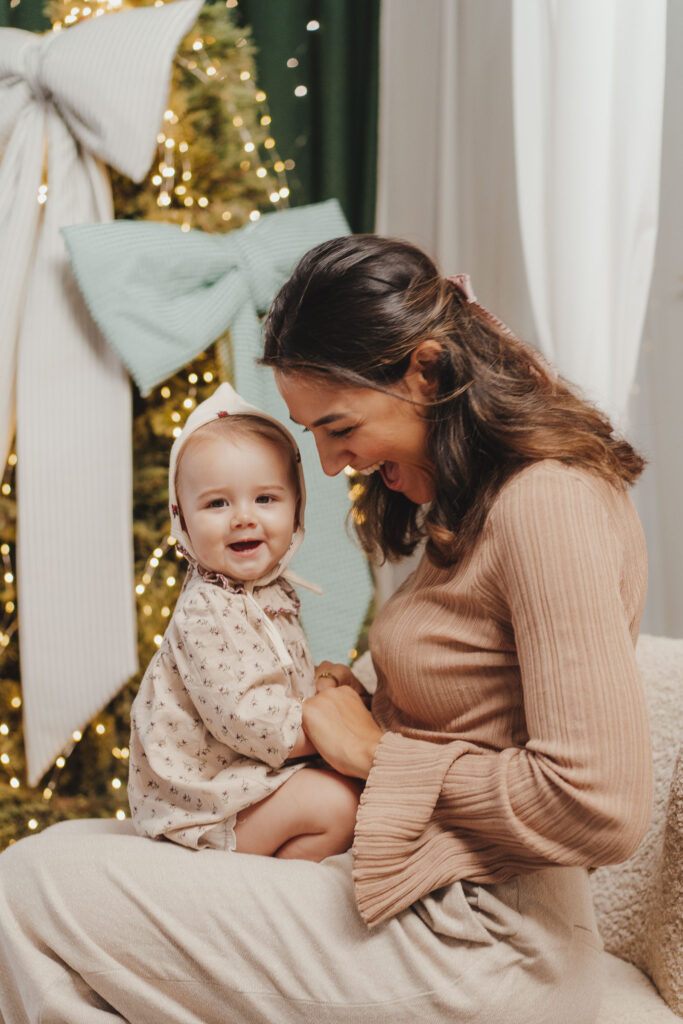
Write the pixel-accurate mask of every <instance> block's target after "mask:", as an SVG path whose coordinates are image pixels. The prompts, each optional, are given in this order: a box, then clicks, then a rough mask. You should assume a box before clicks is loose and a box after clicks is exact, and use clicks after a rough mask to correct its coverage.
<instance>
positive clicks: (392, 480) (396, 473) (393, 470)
mask: <svg viewBox="0 0 683 1024" xmlns="http://www.w3.org/2000/svg"><path fill="white" fill-rule="evenodd" d="M380 473H381V474H382V480H384V483H385V484H386V485H387V487H388V488H389V489H390V490H392V491H400V489H401V470H400V467H399V465H398V462H383V463H382V465H381V467H380Z"/></svg>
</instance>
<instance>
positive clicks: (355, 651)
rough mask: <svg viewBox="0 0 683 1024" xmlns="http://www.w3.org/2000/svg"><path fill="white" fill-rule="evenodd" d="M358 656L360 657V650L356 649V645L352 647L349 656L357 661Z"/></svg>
mask: <svg viewBox="0 0 683 1024" xmlns="http://www.w3.org/2000/svg"><path fill="white" fill-rule="evenodd" d="M357 657H358V651H357V650H356V648H355V647H352V648H351V650H350V651H349V658H350V659H351V660H352V661H355V660H356V658H357Z"/></svg>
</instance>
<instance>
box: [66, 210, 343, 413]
mask: <svg viewBox="0 0 683 1024" xmlns="http://www.w3.org/2000/svg"><path fill="white" fill-rule="evenodd" d="M348 232H349V228H348V225H347V223H346V221H345V219H344V215H343V214H342V212H341V209H340V207H339V204H338V202H337V200H336V199H330V200H328V201H327V202H324V203H316V204H314V205H312V206H302V207H298V208H295V209H292V210H278V211H276V212H273V213H267V214H265V215H264V216H263V217H261V218H260V219H259V220H258V221H255V222H253V223H249V224H247V225H246V226H245V227H243V228H237V229H235V230H233V231H229V232H227V233H226V234H222V235H209V234H206V233H205V232H203V231H187V232H184V231H182V230H181V229H180V228H179V227H176V226H175V225H173V224H153V223H150V222H148V221H128V220H118V221H114V222H113V223H110V224H106V225H102V224H78V225H74V226H72V227H68V228H64V229H63V232H62V233H63V235H64V237H65V239H66V245H67V249H68V251H69V256H70V257H71V263H72V265H73V269H74V273H75V274H76V279H77V280H78V284H79V285H80V288H81V291H82V292H83V295H84V297H85V300H86V302H87V304H88V306H89V308H90V312H91V313H92V315H93V317H94V318H95V320H96V321H97V323H98V324H99V326H100V329H101V330H102V333H103V334H104V336H105V337H106V338H107V340H108V341H109V343H110V344H111V345H113V347H114V348H115V349H116V351H117V352H118V354H119V356H120V357H121V359H122V360H123V362H124V364H125V366H126V367H127V368H128V371H129V373H130V374H131V376H132V377H133V379H134V380H135V382H136V384H137V385H138V387H139V388H140V391H141V392H142V394H143V395H147V394H149V392H150V391H151V390H152V388H153V387H155V386H156V385H157V384H159V383H161V381H163V380H165V379H166V378H167V377H170V376H171V375H172V374H174V373H176V372H177V371H178V370H180V369H182V367H183V366H186V365H187V364H188V363H189V362H190V361H191V360H192V359H194V358H195V356H197V355H199V353H200V352H203V351H204V350H205V349H206V348H208V347H209V345H211V344H212V342H214V341H215V340H216V338H218V337H219V336H220V335H221V334H223V332H224V331H225V330H226V329H227V328H230V333H231V336H232V343H233V349H234V354H235V357H236V359H240V358H241V357H244V356H246V357H247V358H248V359H250V360H251V359H253V358H256V357H257V356H258V354H259V346H260V339H261V327H260V323H259V315H261V314H263V313H265V312H266V310H267V309H268V306H269V305H270V303H271V302H272V300H273V299H274V298H275V294H276V292H277V291H278V289H279V288H280V286H281V285H283V284H284V283H285V281H286V280H287V278H288V277H289V275H290V273H291V272H292V270H293V269H294V267H295V266H296V264H297V263H298V261H299V260H300V258H301V257H302V256H303V255H304V253H306V252H307V251H308V250H309V249H312V248H313V246H314V245H317V244H318V243H319V242H324V241H326V240H327V239H328V238H334V237H336V236H337V235H346V234H348Z"/></svg>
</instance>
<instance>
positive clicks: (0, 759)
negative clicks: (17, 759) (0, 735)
mask: <svg viewBox="0 0 683 1024" xmlns="http://www.w3.org/2000/svg"><path fill="white" fill-rule="evenodd" d="M0 762H2V764H9V754H0Z"/></svg>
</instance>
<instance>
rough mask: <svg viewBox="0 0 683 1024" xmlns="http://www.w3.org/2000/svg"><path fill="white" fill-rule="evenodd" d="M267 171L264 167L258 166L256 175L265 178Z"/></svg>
mask: <svg viewBox="0 0 683 1024" xmlns="http://www.w3.org/2000/svg"><path fill="white" fill-rule="evenodd" d="M267 173H268V171H267V170H266V169H265V167H259V168H258V170H257V171H256V177H257V178H265V176H266V174H267Z"/></svg>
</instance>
